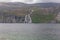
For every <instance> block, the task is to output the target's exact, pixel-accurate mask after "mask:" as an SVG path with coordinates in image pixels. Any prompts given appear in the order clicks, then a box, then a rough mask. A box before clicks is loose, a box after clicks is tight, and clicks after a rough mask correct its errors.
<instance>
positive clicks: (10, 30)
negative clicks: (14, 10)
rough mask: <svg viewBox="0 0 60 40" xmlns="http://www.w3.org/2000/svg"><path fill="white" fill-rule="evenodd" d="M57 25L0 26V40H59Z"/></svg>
mask: <svg viewBox="0 0 60 40" xmlns="http://www.w3.org/2000/svg"><path fill="white" fill-rule="evenodd" d="M59 38H60V25H59V24H0V40H59Z"/></svg>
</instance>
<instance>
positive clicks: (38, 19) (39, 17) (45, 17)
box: [31, 13, 54, 23]
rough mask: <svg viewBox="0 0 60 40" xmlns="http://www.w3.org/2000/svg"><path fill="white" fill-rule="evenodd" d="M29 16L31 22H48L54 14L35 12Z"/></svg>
mask: <svg viewBox="0 0 60 40" xmlns="http://www.w3.org/2000/svg"><path fill="white" fill-rule="evenodd" d="M31 18H32V23H48V22H50V21H51V20H53V19H54V15H53V14H48V15H41V14H38V13H36V14H33V15H32V16H31Z"/></svg>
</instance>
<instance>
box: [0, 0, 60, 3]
mask: <svg viewBox="0 0 60 40" xmlns="http://www.w3.org/2000/svg"><path fill="white" fill-rule="evenodd" d="M0 2H24V3H41V2H56V3H60V0H0Z"/></svg>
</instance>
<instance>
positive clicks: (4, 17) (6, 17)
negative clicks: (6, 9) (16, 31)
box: [0, 13, 25, 23]
mask: <svg viewBox="0 0 60 40" xmlns="http://www.w3.org/2000/svg"><path fill="white" fill-rule="evenodd" d="M24 20H25V16H16V15H11V14H5V13H2V14H0V23H24Z"/></svg>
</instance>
